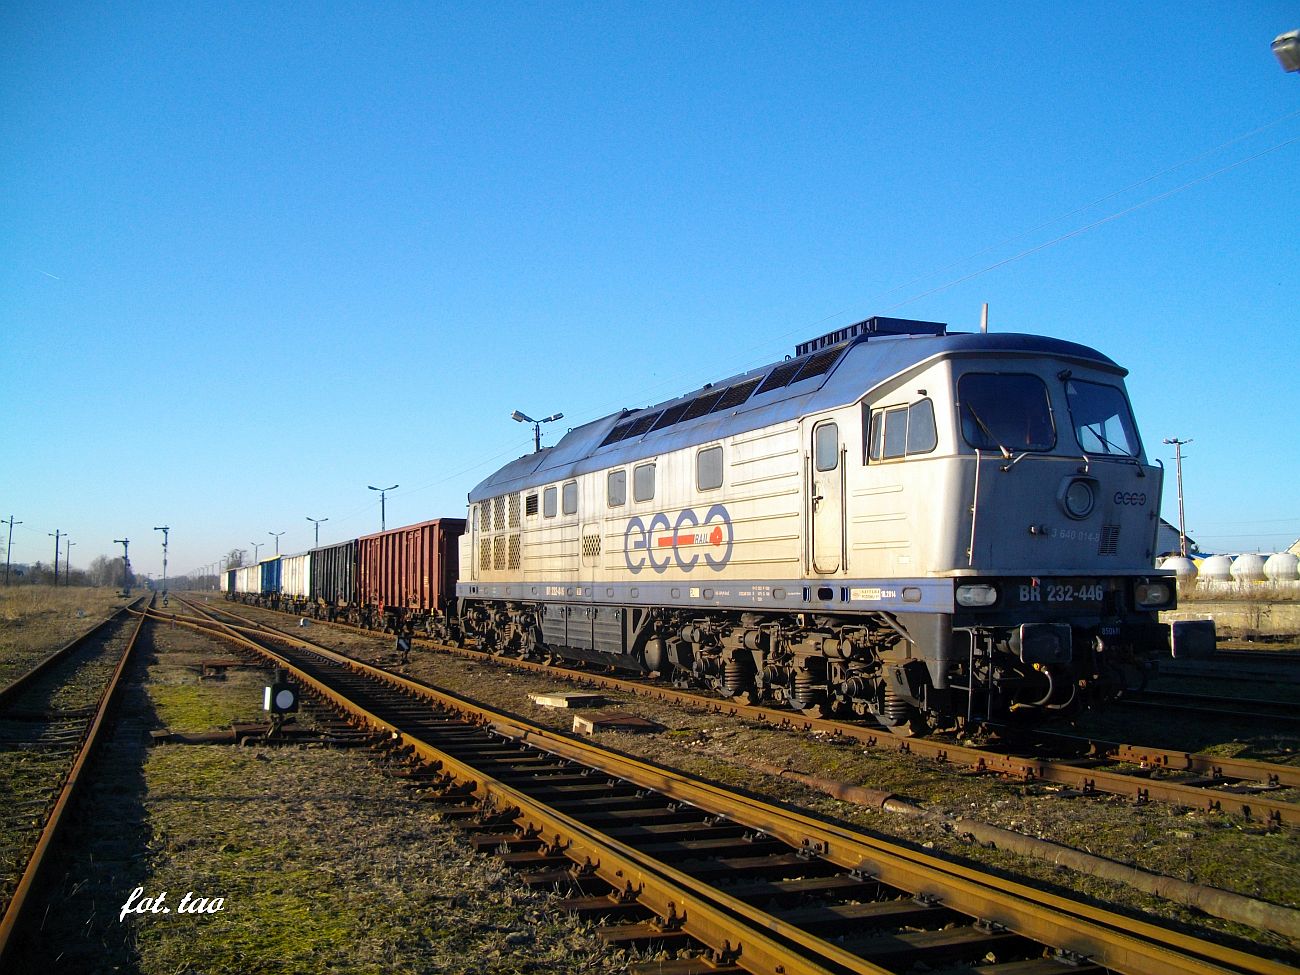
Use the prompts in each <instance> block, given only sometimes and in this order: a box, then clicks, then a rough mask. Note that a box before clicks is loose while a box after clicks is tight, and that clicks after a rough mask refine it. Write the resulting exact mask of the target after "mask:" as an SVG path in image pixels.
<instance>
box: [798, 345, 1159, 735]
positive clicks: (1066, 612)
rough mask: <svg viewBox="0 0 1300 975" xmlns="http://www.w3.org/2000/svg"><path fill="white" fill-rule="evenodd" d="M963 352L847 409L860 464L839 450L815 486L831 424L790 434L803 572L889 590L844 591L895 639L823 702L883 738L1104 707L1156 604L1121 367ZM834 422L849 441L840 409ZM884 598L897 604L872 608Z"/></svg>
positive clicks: (1148, 523) (1150, 472) (981, 349)
mask: <svg viewBox="0 0 1300 975" xmlns="http://www.w3.org/2000/svg"><path fill="white" fill-rule="evenodd" d="M961 339H962V340H963V343H962V344H963V345H964V346H965V348H963V349H961V350H959V351H958V350H954V351H951V352H949V354H946V355H944V356H942V357H940V358H939V359H937V360H935V361H930V362H926V363H921V364H918V365H917V367H915V368H913V369H911V370H907V371H906V372H904V373H902V374H900V375H897V376H895V377H891V379H890V380H889V381H888V382H887V383H884V384H882V385H881V386H879V387H877V388H876V389H873V390H871V391H870V392H869V393H868V394H867V395H866V396H865V397H864V398H863V399H862V401H861V404H860V410H859V411H858V412H859V416H860V424H861V425H860V429H859V430H858V431H855V432H860V434H861V438H862V439H861V458H860V460H861V463H860V464H855V463H854V460H856V459H857V458H856V457H853V454H854V453H855V452H856V451H851V450H849V449H848V447H847V445H845V446H842V448H841V458H840V459H841V460H842V461H843V462H844V464H845V467H844V470H843V471H842V472H839V481H840V483H839V484H834V485H832V486H831V490H829V491H828V490H827V488H826V484H827V481H828V477H827V474H828V473H834V470H833V468H834V465H833V462H832V461H833V458H831V456H830V453H829V450H828V446H827V444H825V443H819V438H820V439H821V440H822V441H825V440H826V439H827V435H826V433H825V431H826V430H827V429H828V425H829V424H830V423H831V422H832V421H831V420H829V419H826V418H817V417H810V418H809V419H808V423H807V428H808V431H809V450H810V455H811V458H812V464H811V471H810V480H809V494H810V504H809V537H810V541H811V548H812V551H811V552H810V558H809V565H810V568H811V569H812V572H813V573H814V574H816V575H820V576H822V577H825V578H834V577H836V576H838V575H841V574H845V575H847V576H848V577H850V578H862V577H866V578H890V579H894V580H897V581H898V583H899V585H898V587H897V589H896V590H892V591H888V590H887V591H886V592H884V593H880V594H877V593H876V592H875V591H873V589H872V587H864V588H865V589H866V591H865V592H862V593H860V595H862V596H864V597H867V598H874V599H875V600H876V601H877V603H878V606H879V608H880V609H881V610H882V615H881V618H882V619H884V620H885V621H886V622H887V624H891V625H893V626H896V627H897V629H898V630H899V631H900V635H901V637H902V638H901V639H897V640H894V641H891V642H890V645H889V646H888V647H887V648H885V649H883V650H882V651H881V652H880V661H881V666H880V667H879V669H878V670H877V671H875V673H876V674H877V677H876V679H875V680H873V681H864V680H861V679H859V680H858V681H856V682H855V684H854V686H855V688H856V689H858V690H859V691H861V690H864V689H865V690H867V691H868V692H869V693H867V694H865V695H860V696H859V697H858V698H857V699H854V696H853V695H847V696H846V695H845V693H844V691H843V689H841V690H840V691H839V692H838V695H837V696H838V699H839V702H840V703H841V705H848V706H850V707H854V708H856V709H857V710H860V711H866V712H868V713H874V714H876V715H878V716H880V717H883V718H885V719H887V720H892V721H895V722H896V723H898V724H905V723H906V724H911V723H915V721H914V719H916V718H918V717H920V716H923V715H927V714H929V715H936V714H947V715H951V716H952V717H954V718H960V719H965V720H968V721H989V720H1004V719H1007V718H1010V717H1016V718H1021V719H1023V718H1040V717H1044V716H1047V715H1050V714H1052V713H1055V712H1062V711H1068V710H1070V709H1072V708H1074V707H1077V706H1078V705H1079V704H1081V703H1083V701H1084V699H1085V698H1093V699H1096V698H1104V697H1107V696H1112V695H1114V694H1116V693H1119V692H1120V691H1121V690H1122V689H1123V687H1124V686H1125V684H1126V683H1128V682H1130V681H1132V680H1133V679H1134V678H1135V675H1136V673H1137V672H1138V671H1140V669H1141V666H1142V653H1141V651H1142V649H1143V648H1144V647H1145V646H1148V645H1150V644H1151V643H1152V642H1153V641H1154V640H1157V639H1159V638H1160V636H1161V634H1160V631H1159V629H1158V624H1157V622H1156V612H1157V611H1158V610H1160V609H1165V608H1170V607H1172V606H1173V604H1174V595H1175V589H1174V586H1173V584H1172V580H1170V579H1168V578H1166V577H1165V576H1162V575H1160V574H1159V573H1157V572H1156V571H1154V570H1153V569H1152V568H1151V566H1152V565H1153V558H1154V544H1155V535H1156V527H1157V524H1158V505H1159V497H1160V489H1161V481H1162V471H1161V469H1160V468H1159V467H1154V466H1152V465H1149V464H1148V463H1147V462H1146V459H1145V456H1144V454H1143V450H1142V445H1141V441H1140V438H1139V436H1138V433H1137V427H1136V423H1135V422H1134V420H1133V415H1132V412H1131V410H1130V408H1129V404H1128V398H1127V395H1126V393H1125V391H1124V387H1123V375H1124V372H1123V370H1122V369H1120V368H1119V367H1118V366H1116V365H1114V364H1113V363H1111V362H1109V360H1106V359H1104V357H1100V356H1099V355H1098V354H1097V353H1095V352H1092V351H1091V350H1086V353H1087V354H1081V353H1080V352H1079V351H1078V350H1081V349H1082V347H1077V346H1073V347H1071V346H1070V344H1069V343H1056V342H1054V341H1053V340H1046V339H1033V338H1031V337H1027V336H999V337H997V339H996V340H993V341H989V340H988V338H987V337H985V336H974V335H972V336H962V337H961ZM1049 352H1050V353H1055V354H1045V353H1049ZM836 417H837V419H838V421H839V422H838V425H841V426H842V425H844V424H845V423H847V424H848V425H849V426H850V428H852V426H853V420H854V417H853V416H852V414H851V413H846V412H845V411H837V414H836ZM853 446H854V447H855V448H856V447H857V444H856V443H855V444H853ZM828 499H834V500H835V501H838V503H839V505H840V511H839V512H834V513H832V514H829V515H828V514H827V513H826V511H825V510H824V506H825V505H826V504H827V502H828ZM837 523H838V524H840V525H842V529H841V530H842V534H843V538H842V540H841V542H840V545H839V548H840V550H841V551H842V552H843V554H844V557H845V560H846V562H847V565H846V566H845V567H844V569H845V571H844V572H843V573H842V572H841V567H840V566H838V565H836V564H835V559H834V557H833V549H834V548H835V547H836V546H835V544H834V541H835V540H834V539H833V538H828V536H830V535H832V532H833V530H834V526H835V525H836V524H837ZM828 552H829V553H832V554H831V555H830V556H828V555H826V554H825V553H828ZM941 580H942V582H941ZM936 583H939V584H938V585H936ZM850 595H852V593H850ZM891 596H892V597H893V598H892V599H891ZM900 599H901V600H904V601H905V600H908V599H910V602H911V604H910V605H907V604H906V603H904V604H903V605H900V606H899V607H898V609H897V610H895V609H894V608H893V607H891V606H889V605H888V604H889V603H890V602H894V601H897V600H900ZM832 696H833V697H834V696H836V695H832Z"/></svg>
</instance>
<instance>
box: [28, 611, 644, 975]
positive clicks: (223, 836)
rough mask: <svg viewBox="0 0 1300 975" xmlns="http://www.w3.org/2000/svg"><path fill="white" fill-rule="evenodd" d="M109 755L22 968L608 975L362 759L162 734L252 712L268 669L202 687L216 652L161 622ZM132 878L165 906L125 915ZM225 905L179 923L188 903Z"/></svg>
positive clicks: (614, 964) (540, 897) (583, 940)
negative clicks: (186, 741) (169, 740)
mask: <svg viewBox="0 0 1300 975" xmlns="http://www.w3.org/2000/svg"><path fill="white" fill-rule="evenodd" d="M146 636H147V639H146V640H145V641H144V643H143V645H142V646H141V648H140V649H141V650H142V651H144V652H143V655H142V656H143V659H142V660H141V661H139V662H138V665H137V671H136V673H135V674H134V675H133V680H132V682H131V683H130V684H129V685H128V688H127V693H126V696H125V702H124V703H125V709H124V714H123V717H122V719H121V720H120V721H118V722H117V724H116V726H115V728H114V733H113V739H112V741H111V742H110V746H109V751H108V753H107V755H106V761H105V762H104V764H103V766H102V770H101V771H97V772H96V774H95V776H94V779H93V787H92V789H91V792H90V795H89V797H88V800H87V802H85V803H83V805H82V808H81V809H80V811H79V813H78V822H77V823H76V824H75V826H74V830H73V835H75V836H78V837H79V838H80V839H79V840H78V842H77V843H76V845H75V846H74V847H73V848H71V849H69V850H68V851H67V853H66V854H65V855H64V857H63V858H62V860H61V863H60V864H59V865H58V868H57V870H56V872H55V875H56V877H57V878H58V879H57V882H56V883H55V884H54V885H52V886H53V889H52V890H50V891H48V892H47V898H48V903H47V904H45V905H40V906H39V907H38V910H37V914H38V915H43V916H44V918H45V921H44V925H43V930H42V932H41V939H40V942H39V944H38V945H37V946H35V947H34V948H33V949H32V950H31V951H30V953H29V955H28V956H27V957H26V958H24V959H22V960H21V965H22V967H21V969H20V970H24V971H41V970H51V969H57V970H63V971H78V972H101V971H102V972H110V971H135V972H141V973H146V975H152V973H157V975H164V973H166V975H177V973H189V972H193V973H200V972H201V973H203V975H216V973H232V975H233V973H245V972H250V971H258V972H294V973H316V972H320V973H325V972H340V971H347V972H376V973H378V972H384V973H389V972H412V973H416V972H419V973H425V972H427V973H441V972H448V973H450V972H471V971H473V972H502V973H505V972H527V971H565V972H607V971H618V970H620V968H621V967H622V965H623V964H624V963H623V962H622V961H621V960H620V959H618V958H614V957H611V956H610V955H609V954H608V953H607V952H606V951H605V950H604V949H603V946H601V944H600V943H599V941H598V940H597V939H596V938H595V936H594V934H593V933H592V931H591V928H590V927H587V926H576V927H575V925H574V924H573V923H572V922H571V921H570V920H569V919H567V918H565V917H564V916H562V915H560V914H559V913H558V912H557V911H554V910H550V909H548V903H549V901H550V898H549V897H548V895H546V894H543V893H538V892H536V891H532V890H529V889H528V888H526V887H524V886H522V885H521V884H520V883H519V881H518V880H517V879H516V878H515V877H514V876H513V875H512V874H511V873H510V872H509V871H508V870H506V869H505V868H504V867H502V866H501V865H500V864H499V863H498V862H497V861H495V860H494V859H492V858H491V857H487V856H483V855H479V854H476V853H473V852H472V851H471V850H470V849H469V847H468V846H467V845H466V844H465V843H464V842H463V840H462V839H461V834H460V832H459V830H457V829H455V828H454V827H451V826H448V825H445V824H443V823H441V822H440V821H439V820H438V817H437V814H436V812H435V811H434V810H433V809H432V808H431V807H429V806H427V805H423V804H420V803H418V802H416V801H415V800H414V797H413V794H412V793H411V791H410V790H409V789H407V788H406V787H405V786H404V785H403V784H402V781H401V780H398V779H394V778H390V777H388V776H387V775H385V774H383V770H382V768H381V765H380V763H379V761H378V759H376V758H375V757H373V756H372V754H371V753H370V752H367V751H364V750H346V751H340V750H329V749H323V748H306V747H275V748H271V747H265V746H252V747H243V748H241V747H236V746H225V745H181V744H163V745H158V746H155V747H149V746H148V744H147V741H148V737H149V735H148V733H149V731H151V730H153V729H155V728H161V727H166V728H169V729H170V730H173V731H209V730H214V729H216V728H220V727H223V726H229V724H230V722H231V721H235V720H250V719H251V720H257V719H259V718H260V717H261V715H260V713H259V711H258V707H259V703H260V698H261V687H262V685H263V684H264V683H265V682H266V676H267V675H266V672H264V671H258V670H238V669H231V670H229V671H228V672H227V677H226V679H225V680H223V681H211V680H200V678H199V673H198V669H199V668H198V664H199V661H200V660H202V659H204V658H211V657H229V656H230V652H229V649H228V645H226V644H222V643H218V642H215V641H213V640H211V639H210V638H207V637H204V636H202V635H199V634H195V633H193V632H192V631H189V630H187V629H184V628H181V627H172V626H168V625H155V626H153V627H152V628H151V630H150V632H149V633H148V634H147V635H146ZM136 887H143V888H144V893H143V895H142V896H146V897H154V896H156V895H158V894H159V893H161V892H163V891H166V893H167V898H166V900H165V901H164V905H165V906H168V907H170V908H171V909H172V912H171V913H161V912H160V913H146V914H131V915H128V916H127V917H126V919H125V921H121V920H119V912H120V910H121V908H122V906H123V904H124V903H125V902H126V901H127V899H128V897H129V896H130V895H131V892H132V890H133V889H134V888H136ZM187 892H192V893H193V895H194V896H195V897H199V896H202V897H207V898H216V897H220V898H222V899H223V904H222V909H221V910H220V911H219V912H217V913H211V914H207V913H202V914H180V913H178V912H177V907H178V905H179V902H180V900H181V898H182V897H183V895H185V894H186V893H187Z"/></svg>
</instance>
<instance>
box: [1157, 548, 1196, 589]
mask: <svg viewBox="0 0 1300 975" xmlns="http://www.w3.org/2000/svg"><path fill="white" fill-rule="evenodd" d="M1160 568H1162V569H1172V570H1173V573H1174V575H1176V576H1177V577H1178V585H1179V586H1187V585H1191V584H1192V583H1194V582H1195V581H1196V576H1197V571H1196V563H1195V562H1193V561H1192V560H1191V559H1189V558H1187V556H1185V555H1171V556H1169V558H1167V559H1165V560H1164V561H1163V562H1161V563H1160Z"/></svg>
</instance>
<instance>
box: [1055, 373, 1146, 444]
mask: <svg viewBox="0 0 1300 975" xmlns="http://www.w3.org/2000/svg"><path fill="white" fill-rule="evenodd" d="M1065 401H1066V403H1068V404H1069V406H1070V419H1071V420H1072V421H1073V422H1074V435H1075V436H1076V437H1077V438H1078V439H1079V446H1080V447H1082V448H1083V450H1084V451H1085V452H1086V453H1089V454H1110V455H1111V456H1118V457H1136V456H1137V455H1138V451H1139V450H1140V449H1141V447H1140V444H1139V441H1138V436H1137V427H1136V426H1135V425H1134V423H1133V413H1132V412H1131V411H1130V410H1129V408H1128V400H1126V399H1125V398H1124V393H1123V391H1122V390H1120V389H1119V388H1118V387H1116V386H1107V385H1105V384H1103V383H1090V382H1085V381H1083V380H1079V379H1071V380H1070V381H1069V382H1067V383H1066V384H1065Z"/></svg>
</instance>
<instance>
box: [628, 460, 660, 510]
mask: <svg viewBox="0 0 1300 975" xmlns="http://www.w3.org/2000/svg"><path fill="white" fill-rule="evenodd" d="M632 497H633V498H634V499H635V500H637V501H653V500H654V498H655V465H654V464H642V465H641V466H640V467H637V468H634V469H633V471H632Z"/></svg>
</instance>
